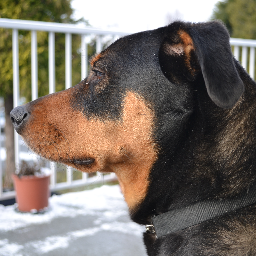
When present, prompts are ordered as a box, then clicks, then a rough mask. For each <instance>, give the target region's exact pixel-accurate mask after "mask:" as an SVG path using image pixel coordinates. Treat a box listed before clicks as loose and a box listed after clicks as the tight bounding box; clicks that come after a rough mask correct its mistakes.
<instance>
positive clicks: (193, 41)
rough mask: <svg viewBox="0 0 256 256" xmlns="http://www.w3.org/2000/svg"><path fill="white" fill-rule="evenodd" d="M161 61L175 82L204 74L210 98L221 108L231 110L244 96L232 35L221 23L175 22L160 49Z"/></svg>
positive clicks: (165, 70) (190, 79)
mask: <svg viewBox="0 0 256 256" xmlns="http://www.w3.org/2000/svg"><path fill="white" fill-rule="evenodd" d="M159 62H160V66H161V68H162V71H163V73H164V74H165V76H166V77H167V78H168V79H169V80H170V81H171V82H173V83H186V82H188V81H193V80H195V78H196V76H197V74H198V73H199V72H202V74H203V78H204V81H205V85H206V88H207V92H208V95H209V96H210V98H211V99H212V101H213V102H214V103H215V104H216V105H218V106H219V107H222V108H232V107H233V106H234V105H235V104H236V102H237V101H238V100H239V98H240V96H241V95H242V94H243V91H244V84H243V82H242V80H241V79H240V77H239V74H238V72H237V70H236V67H235V63H234V59H233V55H232V52H231V47H230V44H229V34H228V32H227V30H226V28H225V27H224V25H222V24H221V23H220V22H217V21H213V22H208V23H197V24H192V23H183V22H175V23H172V24H171V25H169V26H168V27H167V33H166V37H165V39H164V41H163V42H162V45H161V47H160V50H159Z"/></svg>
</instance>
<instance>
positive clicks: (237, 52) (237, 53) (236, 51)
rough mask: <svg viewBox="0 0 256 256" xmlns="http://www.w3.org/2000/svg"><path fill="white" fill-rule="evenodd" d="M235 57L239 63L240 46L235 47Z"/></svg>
mask: <svg viewBox="0 0 256 256" xmlns="http://www.w3.org/2000/svg"><path fill="white" fill-rule="evenodd" d="M234 56H235V57H236V59H237V60H238V61H239V46H237V45H236V46H234Z"/></svg>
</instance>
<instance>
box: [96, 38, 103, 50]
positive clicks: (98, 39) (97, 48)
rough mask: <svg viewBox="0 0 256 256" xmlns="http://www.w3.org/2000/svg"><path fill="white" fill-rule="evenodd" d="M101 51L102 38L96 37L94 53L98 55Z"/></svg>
mask: <svg viewBox="0 0 256 256" xmlns="http://www.w3.org/2000/svg"><path fill="white" fill-rule="evenodd" d="M101 51H102V38H101V36H97V37H96V53H100V52H101Z"/></svg>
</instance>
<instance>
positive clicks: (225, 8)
mask: <svg viewBox="0 0 256 256" xmlns="http://www.w3.org/2000/svg"><path fill="white" fill-rule="evenodd" d="M255 10H256V0H246V1H245V0H224V1H221V2H218V3H217V4H216V6H215V10H214V12H213V16H212V19H219V20H222V21H223V22H224V23H225V24H226V26H227V28H228V30H229V32H230V35H231V37H235V38H245V39H256V15H255Z"/></svg>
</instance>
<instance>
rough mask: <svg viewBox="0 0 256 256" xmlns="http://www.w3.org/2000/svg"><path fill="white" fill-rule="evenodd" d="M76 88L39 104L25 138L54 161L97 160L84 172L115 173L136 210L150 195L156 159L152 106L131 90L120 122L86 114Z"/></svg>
mask: <svg viewBox="0 0 256 256" xmlns="http://www.w3.org/2000/svg"><path fill="white" fill-rule="evenodd" d="M72 91H73V88H71V89H69V90H66V91H63V92H60V93H58V94H54V95H49V96H48V97H45V98H43V99H42V100H41V101H39V102H38V103H37V104H36V105H35V106H34V107H33V112H32V117H31V119H30V121H29V123H28V124H27V126H26V130H25V131H24V134H23V137H24V139H25V141H26V142H27V144H28V145H29V146H30V147H31V148H32V149H33V150H34V151H35V152H36V153H38V154H40V155H42V156H43V157H45V158H48V159H51V160H53V161H60V162H61V161H62V162H63V160H62V159H65V160H68V159H72V158H76V159H86V158H88V157H90V158H93V159H95V162H94V163H93V164H92V165H91V166H90V168H89V167H88V166H79V167H78V166H76V165H74V164H71V163H69V164H68V165H70V166H73V167H75V168H77V169H79V170H81V171H84V172H96V171H101V172H115V173H116V175H117V177H118V179H119V182H120V185H121V188H122V191H123V193H124V197H125V200H126V202H127V204H128V206H129V208H130V209H131V210H132V209H134V208H135V207H136V205H138V204H139V203H140V202H141V200H143V198H144V197H145V195H146V193H147V189H148V185H149V172H150V169H151V168H152V165H153V164H154V162H155V161H156V158H157V150H156V145H155V143H154V142H153V139H152V129H153V123H154V122H153V121H154V113H153V111H152V110H151V109H150V108H149V107H148V106H147V105H146V103H145V100H144V99H143V98H142V97H140V96H138V95H137V94H135V93H133V92H127V94H126V96H125V98H124V101H123V112H122V118H121V120H119V121H113V120H100V119H99V118H96V117H95V118H91V119H89V120H88V119H87V118H86V117H85V116H84V115H83V113H81V112H78V111H74V110H72V109H71V107H70V100H71V97H70V95H71V92H72Z"/></svg>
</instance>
